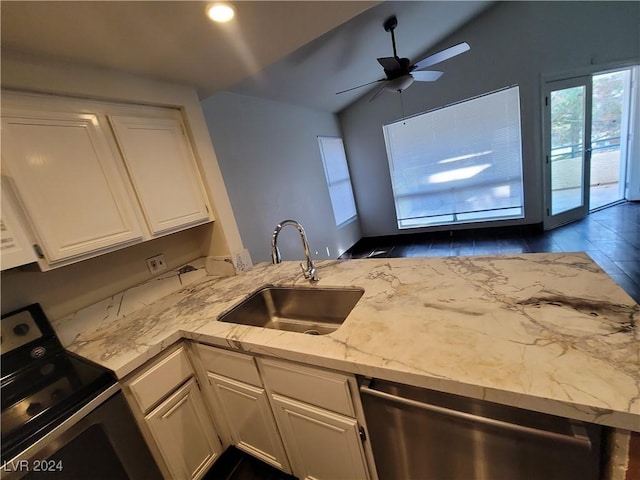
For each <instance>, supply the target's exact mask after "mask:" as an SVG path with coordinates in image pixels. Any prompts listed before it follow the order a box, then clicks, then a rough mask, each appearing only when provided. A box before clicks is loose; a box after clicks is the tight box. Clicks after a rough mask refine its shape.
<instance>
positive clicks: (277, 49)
mask: <svg viewBox="0 0 640 480" xmlns="http://www.w3.org/2000/svg"><path fill="white" fill-rule="evenodd" d="M490 3H491V2H486V1H480V2H474V1H462V2H456V1H439V2H429V1H409V2H399V1H398V2H396V1H391V2H384V3H379V2H373V1H235V2H233V4H234V6H235V8H236V11H237V16H236V19H235V20H234V21H232V22H231V23H230V24H224V25H217V24H213V23H212V22H210V21H209V20H208V19H207V18H206V16H205V15H204V10H205V7H206V5H207V3H206V2H192V1H140V2H138V1H104V2H103V1H68V2H67V1H65V2H58V1H2V2H1V3H0V14H1V17H0V18H1V28H2V29H1V35H2V36H1V45H2V52H3V53H6V52H21V53H27V54H36V55H40V56H47V57H51V58H54V59H59V60H62V61H65V62H71V63H80V64H87V65H91V66H96V67H103V68H109V69H114V70H120V71H126V72H130V73H135V74H140V75H144V76H148V77H152V78H156V79H160V80H166V81H171V82H176V83H183V84H189V85H193V86H195V87H196V88H197V90H198V93H199V95H200V98H203V99H204V98H207V97H209V96H211V95H213V94H215V93H216V92H219V91H223V90H231V91H234V92H237V93H242V94H246V95H253V96H258V97H265V98H271V99H274V100H277V101H283V102H287V103H293V104H298V105H302V106H307V107H311V108H315V109H319V110H325V111H330V112H336V111H338V110H340V109H342V108H344V107H345V106H346V105H347V104H349V103H350V102H352V101H354V100H355V99H356V98H358V97H359V96H360V95H362V94H363V93H365V92H366V90H367V89H366V88H365V89H360V90H356V91H355V92H352V93H348V94H342V95H336V94H335V92H337V91H340V90H344V89H346V88H349V87H352V86H356V85H360V84H362V83H366V82H369V81H373V80H377V79H378V78H382V77H383V76H384V75H383V72H382V68H381V67H380V66H379V65H378V63H377V62H376V58H377V57H381V56H390V55H392V49H391V39H390V36H389V34H388V33H387V32H385V31H384V29H383V28H382V23H383V21H384V20H385V19H386V18H387V17H389V16H390V15H392V14H396V15H397V17H398V22H399V26H398V29H397V30H396V40H397V44H398V53H399V55H400V56H407V57H409V58H411V59H418V58H422V56H426V54H427V53H430V52H429V51H428V50H429V48H430V47H432V46H433V45H434V44H436V43H437V42H438V41H440V40H441V39H442V38H443V37H445V36H446V35H448V34H449V33H451V32H452V31H454V30H455V29H457V28H459V27H460V26H461V25H462V24H463V23H464V22H466V21H468V20H469V19H470V18H472V17H473V16H475V15H476V14H477V13H478V12H480V11H481V10H483V9H484V8H486V7H487V6H488V5H489V4H490ZM472 51H473V46H472ZM452 61H453V60H452ZM441 65H442V68H440V66H439V69H441V70H444V71H445V73H446V68H445V67H446V64H441Z"/></svg>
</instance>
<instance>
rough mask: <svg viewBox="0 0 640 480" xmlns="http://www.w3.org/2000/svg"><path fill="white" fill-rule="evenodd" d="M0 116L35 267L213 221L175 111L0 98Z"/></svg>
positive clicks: (7, 170) (8, 170)
mask: <svg viewBox="0 0 640 480" xmlns="http://www.w3.org/2000/svg"><path fill="white" fill-rule="evenodd" d="M1 115H2V164H3V174H5V175H7V176H8V177H9V179H10V181H11V183H12V186H14V187H15V192H16V197H17V199H18V201H19V205H20V207H21V208H22V210H24V215H25V216H26V218H27V219H28V225H29V227H30V229H31V230H32V231H33V236H34V237H35V243H36V244H37V245H38V247H39V248H40V251H41V252H38V253H42V258H41V259H40V260H39V264H40V267H41V268H42V269H43V270H48V269H50V268H54V267H58V266H63V265H68V264H70V263H73V262H77V261H80V260H84V259H86V258H90V257H93V256H96V255H100V254H103V253H107V252H110V251H113V250H116V249H119V248H123V247H126V246H129V245H132V244H135V243H139V242H141V241H145V240H151V239H152V238H156V237H159V236H162V235H167V234H170V233H173V232H177V231H179V230H183V229H186V228H190V227H194V226H196V225H200V224H202V223H205V222H209V221H212V220H213V217H212V216H211V214H210V212H211V210H212V209H211V206H210V205H209V202H208V197H207V194H206V191H205V188H204V184H203V182H202V178H201V176H200V171H199V169H198V165H197V163H196V159H195V156H194V153H193V151H192V149H191V144H190V142H189V138H188V136H187V134H186V131H185V129H184V126H183V123H182V117H181V114H180V112H179V111H178V110H176V109H172V108H158V107H151V106H139V105H124V104H111V103H103V102H94V101H89V100H81V99H72V98H65V97H55V96H50V95H36V94H21V93H16V92H11V93H10V92H7V93H3V94H2V112H1Z"/></svg>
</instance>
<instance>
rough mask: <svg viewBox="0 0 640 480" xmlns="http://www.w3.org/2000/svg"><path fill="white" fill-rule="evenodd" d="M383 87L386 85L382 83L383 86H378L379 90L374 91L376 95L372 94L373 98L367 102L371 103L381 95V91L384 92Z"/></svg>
mask: <svg viewBox="0 0 640 480" xmlns="http://www.w3.org/2000/svg"><path fill="white" fill-rule="evenodd" d="M385 86H386V84H384V83H383V84H382V85H381V86H380V88H379V89H378V90H376V93H374V94H373V97H371V98H370V99H369V101H370V102H373V101H374V100H375V99H376V97H377V96H378V95H380V94H381V93H382V91H383V90H384V87H385Z"/></svg>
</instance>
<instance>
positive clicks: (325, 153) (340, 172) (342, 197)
mask: <svg viewBox="0 0 640 480" xmlns="http://www.w3.org/2000/svg"><path fill="white" fill-rule="evenodd" d="M318 144H319V145H320V153H321V155H322V164H323V165H324V173H325V176H326V178H327V185H328V186H329V196H330V197H331V206H332V207H333V216H334V218H335V221H336V225H337V226H340V225H342V224H344V223H346V222H348V221H349V220H351V219H352V218H354V217H355V216H356V204H355V201H354V199H353V190H352V189H351V178H350V177H349V169H348V167H347V157H346V155H345V152H344V145H343V143H342V139H341V138H338V137H318Z"/></svg>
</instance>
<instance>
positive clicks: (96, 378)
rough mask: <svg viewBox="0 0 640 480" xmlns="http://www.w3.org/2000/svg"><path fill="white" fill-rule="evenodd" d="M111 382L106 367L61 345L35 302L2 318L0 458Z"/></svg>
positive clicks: (32, 439)
mask: <svg viewBox="0 0 640 480" xmlns="http://www.w3.org/2000/svg"><path fill="white" fill-rule="evenodd" d="M25 312H27V313H28V315H27V313H25ZM16 319H17V320H16ZM43 322H46V324H45V323H43ZM115 383H116V378H115V375H114V374H113V372H111V371H110V370H108V369H106V368H103V367H101V366H99V365H96V364H94V363H91V362H89V361H87V360H84V359H82V358H80V357H78V356H77V355H74V354H72V353H69V352H67V351H65V350H64V349H63V348H62V346H61V344H60V342H59V341H58V339H57V337H56V336H55V332H54V331H53V329H51V326H50V325H49V324H48V320H47V319H46V317H45V316H44V312H42V309H41V308H40V306H39V305H30V306H29V307H25V308H24V309H20V310H19V311H16V312H12V313H10V314H7V315H5V316H3V317H2V380H1V383H0V388H1V397H2V401H1V403H2V416H1V419H2V424H1V430H2V433H1V436H2V454H1V457H2V458H1V460H2V461H3V462H4V461H7V460H9V459H11V458H13V457H14V456H15V455H17V454H18V453H20V452H21V451H22V450H24V449H25V448H27V447H28V446H29V445H31V444H32V443H34V442H35V441H36V440H38V439H39V438H41V437H42V436H44V435H45V434H46V433H48V432H49V431H51V430H53V429H54V428H55V427H56V426H57V425H59V424H60V423H62V422H63V421H64V420H65V419H67V418H69V417H70V416H71V415H73V413H74V412H76V411H78V410H79V409H81V408H82V407H83V406H84V405H86V404H87V403H89V402H90V401H91V400H92V399H93V398H95V397H96V396H98V395H99V394H100V393H101V392H103V391H104V390H106V389H107V388H109V387H110V386H111V385H113V384H115Z"/></svg>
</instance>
